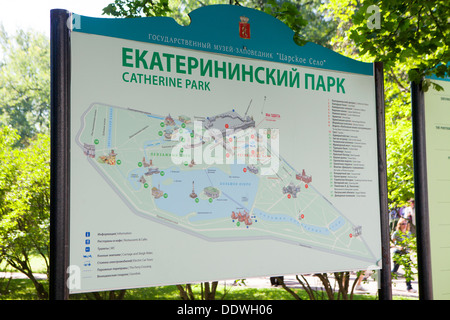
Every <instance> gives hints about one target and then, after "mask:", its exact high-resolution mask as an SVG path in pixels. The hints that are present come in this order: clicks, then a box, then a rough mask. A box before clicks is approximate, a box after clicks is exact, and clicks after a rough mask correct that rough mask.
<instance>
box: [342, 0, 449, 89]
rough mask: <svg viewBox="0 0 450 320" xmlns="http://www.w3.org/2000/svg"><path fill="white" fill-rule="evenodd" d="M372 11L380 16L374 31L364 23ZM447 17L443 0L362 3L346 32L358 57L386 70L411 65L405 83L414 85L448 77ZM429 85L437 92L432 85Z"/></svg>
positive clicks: (447, 8) (447, 10)
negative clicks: (358, 50)
mask: <svg viewBox="0 0 450 320" xmlns="http://www.w3.org/2000/svg"><path fill="white" fill-rule="evenodd" d="M370 6H372V7H370ZM374 6H376V7H374ZM372 8H376V9H377V10H379V11H380V14H381V15H382V20H381V22H380V24H379V26H378V27H375V28H373V27H372V28H369V27H368V26H372V25H370V24H367V18H368V14H367V11H370V10H371V9H372ZM449 16H450V3H449V2H448V1H447V0H434V1H406V0H391V1H377V0H365V1H363V4H362V6H361V8H360V9H359V10H357V11H355V14H354V15H353V23H354V25H353V27H352V28H351V29H350V30H349V33H350V38H351V39H352V40H353V41H354V42H355V44H356V46H358V47H360V48H361V53H362V54H365V53H368V54H369V55H370V56H371V57H373V58H374V59H376V60H378V61H381V62H383V63H384V64H385V66H386V68H387V69H391V68H394V67H395V65H397V64H399V63H400V64H403V63H408V62H409V63H411V64H412V68H411V69H409V70H408V80H409V81H415V82H418V81H419V80H421V79H422V78H424V77H425V76H430V75H433V74H435V75H437V76H438V77H444V76H445V74H450V64H448V62H449V61H450V24H449V20H448V19H449V18H448V17H449ZM369 18H370V17H369ZM429 85H430V82H429V81H427V82H425V83H424V89H425V90H426V89H427V87H428V86H429ZM433 86H434V87H435V88H436V89H438V90H439V89H441V88H440V86H436V84H433Z"/></svg>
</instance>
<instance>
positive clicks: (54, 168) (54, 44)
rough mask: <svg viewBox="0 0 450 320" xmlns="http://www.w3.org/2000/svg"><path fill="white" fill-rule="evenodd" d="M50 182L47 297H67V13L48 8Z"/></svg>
mask: <svg viewBox="0 0 450 320" xmlns="http://www.w3.org/2000/svg"><path fill="white" fill-rule="evenodd" d="M50 17H51V31H50V37H51V38H50V39H51V44H50V50H51V56H50V59H51V60H50V65H51V120H50V121H51V133H50V134H51V145H50V147H51V166H50V170H51V171H50V173H51V183H50V199H51V201H50V279H49V284H50V288H49V291H50V300H67V299H68V298H69V293H68V286H67V268H68V265H69V165H70V113H69V110H70V31H69V28H68V26H67V22H68V21H69V18H70V13H69V12H68V11H66V10H61V9H54V10H51V12H50Z"/></svg>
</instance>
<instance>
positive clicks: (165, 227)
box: [69, 5, 382, 293]
mask: <svg viewBox="0 0 450 320" xmlns="http://www.w3.org/2000/svg"><path fill="white" fill-rule="evenodd" d="M190 17H191V23H190V25H188V26H181V25H179V24H177V23H176V22H175V21H174V20H173V19H171V18H160V17H158V18H141V19H103V18H90V17H85V16H79V15H75V14H73V15H72V21H71V24H70V25H71V28H72V32H71V37H70V61H71V66H70V69H71V72H70V83H71V85H70V119H71V120H70V128H71V129H70V146H71V147H70V148H71V149H70V246H69V247H70V268H71V270H72V271H73V274H74V275H77V276H78V278H77V281H70V282H69V283H70V285H69V287H70V288H69V289H70V292H71V293H78V292H90V291H100V290H112V289H123V288H134V287H148V286H157V285H168V284H179V283H192V282H197V281H212V280H223V279H237V278H247V277H254V276H277V275H280V274H300V273H316V272H331V271H347V270H364V269H367V268H371V269H379V268H380V266H381V256H382V255H381V251H382V250H381V239H380V234H381V231H380V211H381V208H380V192H379V161H380V159H379V154H378V141H377V132H378V131H377V130H378V125H379V124H377V114H376V90H375V76H374V64H371V63H363V62H359V61H356V60H352V59H349V58H346V57H344V56H341V55H339V54H337V53H335V52H333V51H331V50H329V49H326V48H323V47H320V46H318V45H315V44H312V43H308V44H306V45H305V46H302V47H300V46H298V45H296V44H295V43H294V41H293V32H292V30H290V29H289V28H288V27H287V26H286V25H284V24H283V23H281V22H280V21H278V20H277V19H275V18H273V17H271V16H269V15H267V14H265V13H263V12H260V11H257V10H253V9H248V8H244V7H240V6H229V5H218V6H208V7H204V8H201V9H198V10H196V11H194V12H192V13H191V15H190ZM381 161H382V159H381ZM71 280H73V278H72V279H71Z"/></svg>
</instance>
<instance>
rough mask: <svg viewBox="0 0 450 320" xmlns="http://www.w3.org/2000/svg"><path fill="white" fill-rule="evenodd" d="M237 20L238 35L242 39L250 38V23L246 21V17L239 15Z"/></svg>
mask: <svg viewBox="0 0 450 320" xmlns="http://www.w3.org/2000/svg"><path fill="white" fill-rule="evenodd" d="M240 18H241V21H240V22H239V37H241V38H243V39H250V24H249V23H248V20H249V19H248V18H247V17H240Z"/></svg>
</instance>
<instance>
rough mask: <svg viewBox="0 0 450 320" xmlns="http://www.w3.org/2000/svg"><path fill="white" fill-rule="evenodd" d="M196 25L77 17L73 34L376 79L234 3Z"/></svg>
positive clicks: (209, 10) (365, 67)
mask: <svg viewBox="0 0 450 320" xmlns="http://www.w3.org/2000/svg"><path fill="white" fill-rule="evenodd" d="M189 17H190V18H191V23H190V24H189V25H188V26H181V25H179V24H178V23H177V22H176V21H175V20H174V19H173V18H168V17H150V18H92V17H86V16H80V15H76V14H72V26H71V27H72V31H75V32H82V33H88V34H96V35H102V36H107V37H114V38H121V39H128V40H134V41H139V42H148V43H155V44H161V45H167V46H174V47H179V48H186V49H193V50H199V51H205V52H211V53H218V54H226V55H230V56H238V57H245V58H250V59H259V60H266V61H273V62H280V63H287V64H290V65H298V66H304V67H312V68H318V69H326V70H334V71H342V72H349V73H355V74H363V75H369V76H373V68H374V66H373V63H364V62H361V61H357V60H354V59H350V58H347V57H345V56H343V55H341V54H338V53H336V52H334V51H332V50H330V49H327V48H324V47H322V46H319V45H317V44H314V43H311V42H308V43H307V44H306V45H304V46H298V45H297V44H296V43H295V42H294V40H293V37H294V32H293V31H292V30H291V29H290V28H289V27H288V26H286V25H285V24H284V23H282V22H281V21H279V20H278V19H276V18H274V17H272V16H270V15H269V14H266V13H264V12H262V11H258V10H255V9H250V8H245V7H241V6H234V5H212V6H206V7H202V8H200V9H197V10H195V11H193V12H191V13H190V14H189Z"/></svg>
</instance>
